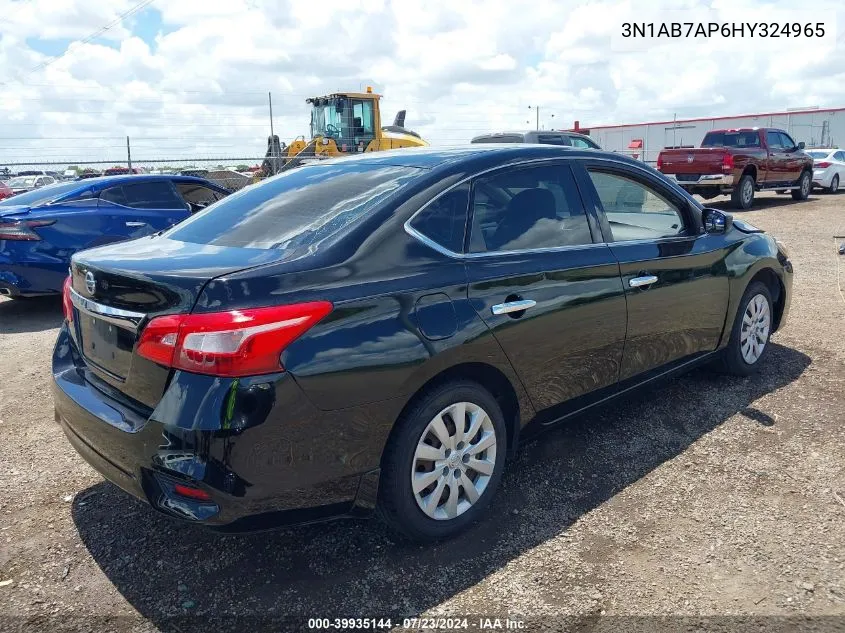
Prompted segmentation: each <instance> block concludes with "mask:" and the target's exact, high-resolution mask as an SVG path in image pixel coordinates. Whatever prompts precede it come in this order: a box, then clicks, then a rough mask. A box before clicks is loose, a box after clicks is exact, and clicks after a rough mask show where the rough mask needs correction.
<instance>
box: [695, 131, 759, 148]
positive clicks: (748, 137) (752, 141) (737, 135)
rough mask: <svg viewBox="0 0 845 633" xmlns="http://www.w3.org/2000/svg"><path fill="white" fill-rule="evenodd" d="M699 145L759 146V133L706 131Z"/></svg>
mask: <svg viewBox="0 0 845 633" xmlns="http://www.w3.org/2000/svg"><path fill="white" fill-rule="evenodd" d="M701 147H760V134H759V133H758V132H756V131H754V130H751V131H748V132H708V133H707V134H706V135H705V136H704V140H703V141H702V142H701Z"/></svg>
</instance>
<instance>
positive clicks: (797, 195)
mask: <svg viewBox="0 0 845 633" xmlns="http://www.w3.org/2000/svg"><path fill="white" fill-rule="evenodd" d="M812 184H813V182H812V180H811V179H810V172H808V171H805V172H804V173H803V174H801V177H800V178H799V179H798V189H793V190H792V199H793V200H806V199H807V198H809V197H810V187H811V186H812Z"/></svg>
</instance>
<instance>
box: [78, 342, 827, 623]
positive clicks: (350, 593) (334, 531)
mask: <svg viewBox="0 0 845 633" xmlns="http://www.w3.org/2000/svg"><path fill="white" fill-rule="evenodd" d="M810 362H811V361H810V358H809V357H808V356H806V355H804V354H802V353H800V352H798V351H795V350H793V349H790V348H786V347H782V346H779V345H775V344H772V347H771V348H770V351H769V356H768V358H767V359H766V361H765V366H764V367H763V368H762V371H761V372H760V373H759V374H757V375H755V376H752V377H749V378H732V377H726V376H720V375H717V374H714V373H711V372H710V371H708V370H707V369H698V370H695V371H693V372H692V373H690V374H688V375H686V376H683V377H681V378H678V379H675V380H672V381H670V382H668V383H665V384H663V385H660V386H657V387H653V388H651V389H648V390H646V391H641V392H639V394H636V395H633V396H630V397H627V398H626V399H624V400H620V401H617V402H616V404H614V405H612V406H608V407H606V408H604V409H602V410H600V411H596V412H593V413H591V414H589V415H584V416H582V417H580V418H578V419H575V420H572V421H570V422H568V423H566V424H565V425H563V426H562V427H559V428H557V429H553V430H551V431H549V432H547V433H545V434H543V435H542V436H540V437H539V438H538V439H535V440H534V441H532V442H530V443H528V444H527V445H526V446H524V447H523V448H522V449H521V450H520V451H519V455H518V458H517V460H515V461H514V462H512V463H511V464H510V466H509V470H508V471H507V472H506V474H505V477H504V478H503V481H502V487H501V489H500V491H499V494H498V495H497V497H496V498H495V500H494V503H493V505H492V508H491V510H490V511H489V512H487V513H486V514H485V516H484V518H483V520H482V521H480V522H479V523H477V524H476V525H475V526H474V527H473V528H472V529H470V530H469V531H468V532H466V533H464V534H462V535H461V536H459V537H457V538H455V539H453V540H451V541H448V542H444V543H440V544H435V545H427V546H419V545H411V544H406V543H403V542H399V541H395V540H393V539H392V538H391V537H390V536H389V534H388V533H387V532H386V530H385V529H384V527H383V526H382V525H381V524H380V523H378V522H376V521H338V522H334V523H328V524H321V525H313V526H306V527H294V528H286V529H282V530H278V531H274V532H265V533H261V534H253V535H248V536H234V535H218V534H216V533H212V532H209V531H206V530H203V529H199V528H196V527H192V526H186V525H182V524H178V523H175V522H173V521H171V520H170V519H167V518H164V517H162V516H160V515H158V514H157V513H155V512H154V511H152V510H151V509H149V508H148V507H147V506H145V505H143V504H141V503H140V502H138V501H136V500H134V499H132V498H130V497H129V496H128V495H126V494H124V493H123V492H121V491H120V490H118V489H117V488H116V487H115V486H113V485H111V484H108V483H100V484H97V485H95V486H93V487H91V488H90V489H88V490H86V491H83V492H81V493H80V494H78V495H77V496H76V499H75V500H74V504H73V507H72V513H73V520H74V522H75V523H76V526H77V528H78V530H79V534H80V535H81V538H82V540H83V542H84V544H85V546H86V547H87V548H88V550H89V551H90V553H91V555H92V556H93V557H94V559H95V560H96V562H97V563H98V564H99V566H100V567H101V568H102V570H103V571H104V573H105V574H106V575H107V577H108V578H109V580H110V581H111V582H112V583H114V585H115V587H116V588H117V589H118V591H120V593H121V594H123V596H124V597H125V598H126V599H127V600H128V601H129V603H130V604H131V605H132V606H133V607H134V608H135V609H137V610H138V612H140V614H142V615H143V616H144V617H145V618H147V619H149V620H150V621H151V622H152V623H153V624H154V625H156V626H157V627H159V628H160V629H162V630H163V631H166V632H168V633H170V632H173V633H176V632H179V633H184V632H186V631H203V632H205V631H207V630H209V626H214V630H215V632H218V631H228V630H232V631H234V630H248V629H250V628H251V629H253V630H263V629H265V628H273V629H274V630H300V629H305V628H306V623H307V618H309V617H335V616H337V617H355V616H363V615H368V616H373V615H374V616H378V617H388V616H391V617H393V618H394V625H395V622H396V618H402V617H409V616H414V615H417V614H419V613H421V612H423V611H425V610H427V609H429V608H431V607H433V606H435V605H438V604H439V603H441V602H443V601H444V600H446V599H448V598H450V597H452V596H454V595H456V594H458V593H459V592H462V591H464V590H466V589H468V588H470V587H472V586H473V585H475V584H476V583H478V582H479V581H481V580H482V579H484V578H485V577H486V576H488V575H489V574H491V573H492V572H494V571H496V570H497V569H500V568H502V567H503V566H504V565H506V564H507V563H508V562H509V561H511V560H513V559H514V558H515V557H517V556H519V555H520V554H521V553H522V552H525V551H526V550H528V549H531V548H533V547H535V546H537V545H539V544H541V543H543V542H545V541H547V540H548V539H550V538H552V537H554V536H556V535H558V534H560V533H562V532H564V531H566V530H567V528H568V527H569V526H570V525H571V524H572V523H573V522H574V521H575V520H577V519H578V518H579V517H580V516H582V515H584V514H585V513H587V512H589V511H591V510H593V509H594V508H596V507H597V506H599V505H601V504H602V503H604V502H606V501H608V500H609V499H611V498H612V497H613V496H614V495H615V494H616V493H618V492H619V491H621V490H623V489H624V488H626V487H627V486H629V485H631V484H633V483H634V482H636V481H637V480H639V479H640V478H642V477H643V476H645V475H646V474H647V473H649V472H650V471H652V470H653V469H655V468H657V467H658V466H660V465H661V464H663V463H664V462H666V461H667V460H670V459H672V458H674V457H675V456H677V455H678V454H680V453H682V452H683V451H684V450H685V449H687V447H689V446H690V444H692V443H693V442H695V441H696V440H697V439H699V438H700V437H701V436H703V435H705V434H706V433H708V432H710V431H711V430H713V429H715V428H716V427H718V426H719V425H721V424H722V423H723V422H725V421H726V420H727V419H728V418H730V417H731V416H733V415H734V414H736V413H741V414H743V423H747V424H750V425H761V426H771V425H773V424H776V422H775V420H774V419H773V418H772V417H771V416H769V415H768V414H766V413H765V412H763V411H760V410H758V409H756V408H754V407H753V406H752V403H753V402H755V401H756V400H757V399H759V398H760V397H761V396H763V395H764V394H767V393H770V392H773V391H775V390H777V389H779V388H781V387H783V386H785V385H787V384H789V383H791V382H792V381H794V380H796V379H797V378H798V377H799V376H800V375H801V374H802V372H803V371H804V370H805V368H806V367H807V366H808V365H809V364H810ZM679 402H683V403H684V406H683V407H679V406H678V403H679ZM477 608H478V610H479V611H481V612H483V611H484V605H478V607H477ZM102 615H104V616H105V615H107V614H102ZM236 618H237V619H236ZM285 618H287V619H285Z"/></svg>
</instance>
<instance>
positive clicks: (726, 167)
mask: <svg viewBox="0 0 845 633" xmlns="http://www.w3.org/2000/svg"><path fill="white" fill-rule="evenodd" d="M733 168H734V157H733V154H728V153H727V152H726V153H724V154H722V171H732V170H733Z"/></svg>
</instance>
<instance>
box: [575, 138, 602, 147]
mask: <svg viewBox="0 0 845 633" xmlns="http://www.w3.org/2000/svg"><path fill="white" fill-rule="evenodd" d="M569 141H570V142H571V143H572V147H580V148H583V149H598V145H596V144H595V143H593V142H592V141H588V140H587V139H584V138H581V137H580V136H572V137H570V138H569Z"/></svg>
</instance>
